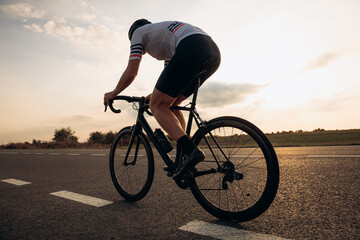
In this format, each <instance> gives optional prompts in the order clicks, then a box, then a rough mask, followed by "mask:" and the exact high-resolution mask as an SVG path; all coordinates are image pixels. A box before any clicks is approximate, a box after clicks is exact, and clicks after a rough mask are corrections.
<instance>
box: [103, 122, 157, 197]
mask: <svg viewBox="0 0 360 240" xmlns="http://www.w3.org/2000/svg"><path fill="white" fill-rule="evenodd" d="M131 133H132V130H131V128H130V127H128V128H124V129H122V130H121V131H120V132H119V133H118V134H117V136H116V138H115V140H114V142H113V144H112V146H111V150H110V158H109V164H110V174H111V179H112V181H113V183H114V186H115V188H116V190H117V191H118V192H119V194H120V195H121V196H122V197H123V198H125V199H126V200H129V201H137V200H140V199H141V198H143V197H145V196H146V194H147V193H148V192H149V190H150V187H151V184H152V182H153V179H154V157H153V153H152V150H151V147H150V144H149V142H148V140H147V138H146V137H145V135H144V134H143V133H142V132H138V133H137V134H136V135H135V137H134V141H133V143H132V144H131V147H130V149H129V142H130V138H131ZM128 149H129V152H128ZM126 156H127V159H126Z"/></svg>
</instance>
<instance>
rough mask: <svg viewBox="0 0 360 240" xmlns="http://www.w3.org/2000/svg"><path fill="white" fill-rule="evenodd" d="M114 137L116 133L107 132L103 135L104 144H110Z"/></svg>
mask: <svg viewBox="0 0 360 240" xmlns="http://www.w3.org/2000/svg"><path fill="white" fill-rule="evenodd" d="M115 137H116V133H115V132H113V131H109V132H108V133H107V134H106V135H105V143H106V144H111V143H112V142H113V141H114V139H115Z"/></svg>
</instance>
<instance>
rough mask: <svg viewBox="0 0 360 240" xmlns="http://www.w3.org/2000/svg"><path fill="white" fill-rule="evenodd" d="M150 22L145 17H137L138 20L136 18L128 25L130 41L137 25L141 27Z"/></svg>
mask: <svg viewBox="0 0 360 240" xmlns="http://www.w3.org/2000/svg"><path fill="white" fill-rule="evenodd" d="M150 23H151V22H149V21H148V20H146V19H139V20H136V21H135V22H134V23H133V24H132V25H131V27H130V29H129V40H130V41H131V37H132V35H133V33H134V32H135V30H136V29H138V28H139V27H142V26H144V25H146V24H150Z"/></svg>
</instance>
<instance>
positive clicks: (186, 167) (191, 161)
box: [173, 147, 205, 180]
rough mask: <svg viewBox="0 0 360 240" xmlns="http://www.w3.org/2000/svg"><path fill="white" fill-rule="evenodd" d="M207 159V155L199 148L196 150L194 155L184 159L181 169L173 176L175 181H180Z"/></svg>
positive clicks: (191, 154) (193, 152)
mask: <svg viewBox="0 0 360 240" xmlns="http://www.w3.org/2000/svg"><path fill="white" fill-rule="evenodd" d="M204 159H205V154H204V153H203V152H202V151H201V150H200V149H199V148H197V147H195V148H194V150H193V151H192V153H190V154H189V155H188V156H186V157H185V158H184V161H183V162H182V167H181V169H180V170H179V171H178V172H177V173H176V174H175V175H174V176H173V179H174V180H179V179H181V178H183V177H184V176H185V174H187V173H188V172H189V171H190V170H191V169H193V168H194V167H195V166H196V164H198V163H199V162H201V161H203V160H204Z"/></svg>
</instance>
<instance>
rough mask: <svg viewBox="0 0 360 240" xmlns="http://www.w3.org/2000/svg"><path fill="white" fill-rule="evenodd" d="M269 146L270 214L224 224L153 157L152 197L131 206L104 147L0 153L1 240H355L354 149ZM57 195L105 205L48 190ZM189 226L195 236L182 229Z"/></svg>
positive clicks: (359, 169) (358, 160)
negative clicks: (276, 173) (275, 186)
mask: <svg viewBox="0 0 360 240" xmlns="http://www.w3.org/2000/svg"><path fill="white" fill-rule="evenodd" d="M276 152H277V154H278V158H279V164H280V174H281V176H280V187H279V191H278V194H277V196H276V198H275V201H274V202H273V204H272V205H271V206H270V208H269V210H268V211H267V212H266V213H264V214H263V215H261V216H260V217H259V218H257V219H255V220H252V221H250V222H245V223H226V222H223V221H220V220H218V219H216V218H214V217H213V216H211V215H209V214H208V213H207V212H206V211H205V210H203V209H202V208H201V206H200V205H199V204H198V203H197V202H196V200H195V199H194V197H193V196H192V194H191V192H190V191H188V190H180V189H179V188H178V187H177V186H176V185H175V183H174V182H173V181H172V180H171V179H170V178H168V177H166V174H165V172H164V171H163V170H162V167H163V164H162V163H161V162H160V159H159V157H157V156H156V157H155V159H156V172H155V179H154V183H153V186H152V188H151V190H150V192H149V194H148V195H147V196H146V197H145V198H144V199H142V200H141V201H139V202H136V203H129V202H126V201H124V200H123V199H122V198H121V196H120V195H118V193H117V192H116V190H115V188H114V187H113V185H112V182H111V179H110V175H109V170H108V151H102V150H46V151H45V150H14V151H0V239H214V238H221V239H258V238H260V237H264V238H263V239H276V238H275V237H280V238H285V239H360V227H359V226H360V200H359V199H360V196H359V193H360V184H359V183H360V146H347V147H308V148H277V149H276ZM17 180H21V181H24V182H18V181H17ZM21 183H23V184H24V185H21ZM26 183H27V184H26ZM16 184H19V185H16ZM60 191H67V192H71V193H74V194H81V196H82V195H86V196H89V197H93V198H100V199H103V200H106V201H107V202H106V203H107V204H106V205H104V206H101V207H94V206H91V205H88V204H85V203H80V202H76V201H73V200H69V199H65V198H63V197H59V196H55V195H53V193H58V192H60ZM196 224H203V225H202V226H203V227H202V232H196V231H195V232H194V231H192V232H191V231H189V230H188V231H186V229H187V227H184V226H190V225H191V226H194V225H196ZM214 229H215V230H214ZM216 229H217V230H216ZM244 230H246V231H249V232H245V231H244ZM214 231H215V232H216V231H217V232H218V233H216V234H218V235H216V234H215V233H214ZM230 232H231V233H230ZM256 234H263V235H261V236H260V235H256Z"/></svg>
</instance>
